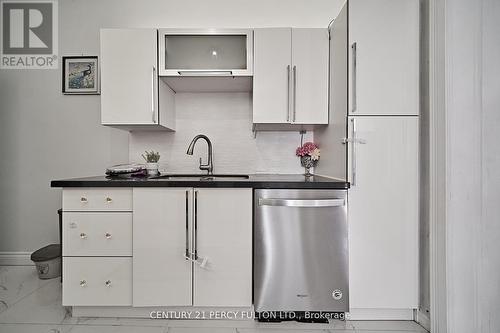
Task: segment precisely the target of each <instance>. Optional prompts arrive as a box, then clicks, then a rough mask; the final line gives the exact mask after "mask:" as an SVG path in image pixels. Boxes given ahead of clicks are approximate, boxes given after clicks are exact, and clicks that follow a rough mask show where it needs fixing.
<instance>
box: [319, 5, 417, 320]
mask: <svg viewBox="0 0 500 333" xmlns="http://www.w3.org/2000/svg"><path fill="white" fill-rule="evenodd" d="M329 105H330V119H329V126H328V128H327V129H324V130H322V131H319V132H318V136H317V137H318V140H319V143H320V145H321V147H322V148H324V149H322V156H321V159H322V161H321V162H320V164H319V165H318V167H317V168H316V173H317V174H324V175H329V176H333V177H338V178H345V179H347V180H348V181H349V182H350V184H351V188H350V189H349V191H348V225H349V227H348V234H349V288H350V302H349V303H350V312H351V317H352V318H353V319H357V318H359V319H370V318H371V319H390V318H392V319H412V318H411V316H412V310H413V309H415V308H417V306H418V207H419V204H418V197H419V105H420V95H419V4H418V0H349V1H348V3H346V5H344V7H343V8H342V10H341V12H340V14H339V15H338V17H337V18H336V19H335V20H334V21H333V23H332V24H331V26H330V104H329Z"/></svg>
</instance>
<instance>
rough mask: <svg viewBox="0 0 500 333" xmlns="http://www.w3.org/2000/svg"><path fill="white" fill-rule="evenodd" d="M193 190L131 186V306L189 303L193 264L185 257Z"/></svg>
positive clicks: (189, 242) (185, 304)
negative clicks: (132, 304)
mask: <svg viewBox="0 0 500 333" xmlns="http://www.w3.org/2000/svg"><path fill="white" fill-rule="evenodd" d="M192 192H193V190H192V189H188V188H170V189H166V188H151V187H149V188H134V218H133V235H134V236H133V262H134V268H133V280H134V287H133V294H134V306H174V305H176V306H187V305H191V304H192V291H191V289H192V288H191V287H192V284H191V279H192V265H191V262H190V261H189V260H187V259H186V258H185V255H186V246H189V245H190V244H191V241H190V239H189V235H190V232H191V229H190V228H191V224H190V219H191V208H190V207H191V205H192V200H191V197H192ZM188 228H189V230H188ZM186 241H187V242H188V243H187V245H186Z"/></svg>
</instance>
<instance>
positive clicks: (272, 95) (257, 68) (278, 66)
mask: <svg viewBox="0 0 500 333" xmlns="http://www.w3.org/2000/svg"><path fill="white" fill-rule="evenodd" d="M291 31H292V30H291V29H290V28H270V29H267V28H263V29H255V30H254V76H253V122H254V123H287V122H289V121H290V99H291V98H290V97H291V95H290V94H291V91H290V90H291V87H290V82H291V77H290V75H291V61H292V40H291V38H292V36H291Z"/></svg>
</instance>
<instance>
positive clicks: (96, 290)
mask: <svg viewBox="0 0 500 333" xmlns="http://www.w3.org/2000/svg"><path fill="white" fill-rule="evenodd" d="M62 303H63V306H73V305H76V306H111V305H112V306H125V305H132V258H106V257H101V258H81V257H64V258H63V290H62Z"/></svg>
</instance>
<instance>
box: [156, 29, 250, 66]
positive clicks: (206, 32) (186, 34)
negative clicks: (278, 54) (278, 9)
mask: <svg viewBox="0 0 500 333" xmlns="http://www.w3.org/2000/svg"><path fill="white" fill-rule="evenodd" d="M158 45H159V59H160V72H159V73H160V75H161V76H251V75H252V74H253V32H252V30H249V29H214V30H212V29H160V30H159V35H158Z"/></svg>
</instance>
